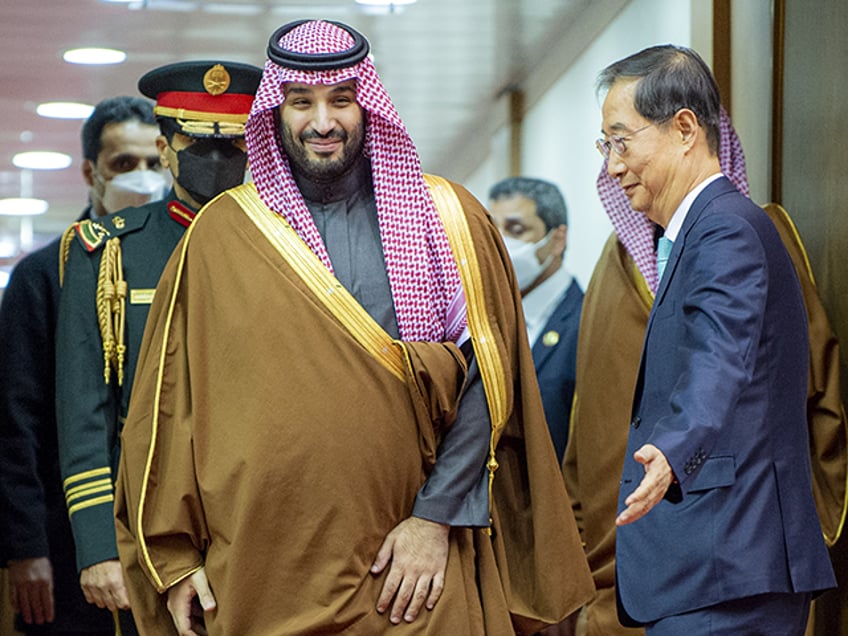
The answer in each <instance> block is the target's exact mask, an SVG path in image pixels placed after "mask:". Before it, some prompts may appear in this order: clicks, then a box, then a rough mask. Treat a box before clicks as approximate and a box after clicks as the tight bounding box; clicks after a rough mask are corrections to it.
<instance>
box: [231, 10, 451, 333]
mask: <svg viewBox="0 0 848 636" xmlns="http://www.w3.org/2000/svg"><path fill="white" fill-rule="evenodd" d="M279 44H280V45H281V46H282V47H283V48H284V49H286V50H289V51H294V52H298V53H310V54H312V53H315V54H318V53H334V52H341V51H345V50H347V49H349V48H350V47H351V46H352V44H353V37H352V36H351V35H350V33H348V32H347V31H345V30H344V29H342V28H340V27H339V26H337V25H335V24H332V23H329V22H324V21H311V22H306V23H304V24H302V25H300V26H297V27H295V28H294V29H292V30H290V31H289V32H288V33H285V34H284V35H283V36H282V38H281V39H280V42H279ZM351 79H355V80H356V82H357V85H356V101H357V103H358V104H359V105H360V106H361V107H362V108H363V110H364V111H365V113H366V134H365V151H364V152H365V154H366V155H367V156H368V157H369V158H370V161H371V170H372V176H373V182H374V198H375V200H376V204H377V220H378V223H379V227H380V237H381V241H382V246H383V254H384V258H385V262H386V271H387V274H388V279H389V286H390V288H391V292H392V299H393V301H394V307H395V313H396V315H397V321H398V328H399V329H400V334H401V338H402V339H403V340H427V341H442V340H445V339H448V340H454V341H455V340H456V339H457V338H458V337H459V335H460V333H461V332H462V331H463V329H464V327H465V321H464V319H463V320H459V321H456V320H451V321H450V324H449V320H448V311H449V307H450V308H451V313H452V314H456V310H457V307H458V306H459V307H461V308H462V310H463V311H462V312H461V313H462V314H463V315H464V296H463V294H462V287H461V284H460V279H459V273H458V271H457V269H456V264H455V262H454V260H453V255H452V253H451V249H450V245H449V244H448V239H447V235H446V234H445V230H444V227H443V226H442V224H441V221H440V220H439V216H438V213H437V211H436V208H435V205H434V204H433V200H432V198H431V197H430V194H429V191H428V190H427V186H426V184H425V182H424V177H423V175H422V172H421V163H420V160H419V158H418V152H417V150H416V148H415V144H414V143H413V141H412V138H411V137H410V136H409V133H408V132H407V130H406V127H405V126H404V125H403V122H402V121H401V119H400V117H399V116H398V114H397V111H396V110H395V107H394V105H393V104H392V101H391V99H390V98H389V96H388V94H387V93H386V90H385V88H384V87H383V85H382V83H381V82H380V79H379V77H378V76H377V71H376V70H375V68H374V64H373V63H372V62H371V60H370V59H369V58H367V57H366V58H365V59H363V60H362V61H361V62H359V63H357V64H355V65H354V66H350V67H347V68H339V69H331V70H321V71H302V70H294V69H290V68H284V67H282V66H279V65H277V64H275V63H274V62H272V61H271V60H270V59H269V60H267V61H266V63H265V70H264V73H263V75H262V81H261V83H260V85H259V89H258V91H257V93H256V99H255V101H254V102H253V108H252V110H251V113H250V117H249V119H248V121H247V125H246V128H245V138H246V139H247V150H248V156H249V158H250V170H251V174H252V175H253V180H254V183H255V184H256V188H257V190H258V192H259V195H260V197H261V198H262V200H263V201H264V202H265V204H266V205H267V206H268V207H269V208H271V209H272V210H275V211H276V212H278V213H279V214H281V215H283V217H284V218H285V219H286V220H287V221H288V222H289V224H291V226H292V227H293V228H294V230H295V231H296V232H297V233H298V235H299V236H300V237H301V239H303V241H304V242H305V243H306V244H307V245H308V246H309V247H310V248H311V249H312V251H313V252H314V253H315V254H316V255H317V256H318V258H320V259H321V261H322V262H323V263H324V265H325V266H326V267H327V269H329V270H330V271H331V272H332V271H333V266H332V263H331V262H330V257H329V255H328V253H327V249H326V247H325V246H324V243H323V241H322V240H321V236H320V234H319V233H318V229H317V227H316V226H315V223H314V221H313V220H312V215H311V214H310V213H309V210H308V209H307V207H306V204H305V202H304V200H303V196H302V195H301V193H300V190H299V189H298V187H297V184H296V183H295V181H294V178H293V177H292V173H291V168H290V166H289V162H288V157H286V155H285V153H284V152H283V151H282V150H281V146H280V142H279V133H278V131H277V125H276V116H275V111H276V109H277V108H278V107H279V106H280V104H282V103H283V101H284V100H285V96H284V94H283V85H284V84H286V83H288V82H298V83H302V84H313V85H314V84H327V85H329V84H338V83H340V82H345V81H348V80H351Z"/></svg>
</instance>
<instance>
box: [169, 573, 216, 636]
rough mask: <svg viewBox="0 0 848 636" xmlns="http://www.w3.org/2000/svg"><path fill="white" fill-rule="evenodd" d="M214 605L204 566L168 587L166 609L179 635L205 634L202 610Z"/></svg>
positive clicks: (213, 607) (210, 608)
mask: <svg viewBox="0 0 848 636" xmlns="http://www.w3.org/2000/svg"><path fill="white" fill-rule="evenodd" d="M195 598H196V599H197V602H195ZM198 603H199V605H198ZM215 607H216V604H215V597H214V596H213V595H212V590H211V589H210V588H209V580H208V579H207V578H206V568H200V569H199V570H198V571H197V572H195V573H194V574H192V575H191V576H189V577H188V578H185V579H183V580H182V581H180V582H179V583H177V584H176V585H174V586H173V587H169V588H168V611H169V612H170V613H171V618H172V619H173V621H174V626H175V627H176V628H177V633H178V634H179V635H180V636H206V621H205V620H204V612H208V611H210V610H213V609H215Z"/></svg>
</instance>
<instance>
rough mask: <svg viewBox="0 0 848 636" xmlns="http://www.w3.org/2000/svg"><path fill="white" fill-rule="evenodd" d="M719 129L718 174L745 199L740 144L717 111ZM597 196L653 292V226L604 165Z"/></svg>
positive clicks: (724, 115) (745, 180) (724, 114)
mask: <svg viewBox="0 0 848 636" xmlns="http://www.w3.org/2000/svg"><path fill="white" fill-rule="evenodd" d="M719 130H720V133H721V144H720V148H719V162H720V164H721V171H722V173H723V174H724V175H725V176H726V177H727V178H728V179H730V180H731V181H732V182H733V184H734V185H735V186H736V187H737V188H738V190H739V191H740V192H741V193H742V194H744V195H745V196H746V197H747V196H750V191H749V189H748V177H747V174H746V172H745V154H744V153H743V152H742V144H741V142H740V141H739V137H738V136H737V135H736V131H735V130H734V129H733V125H732V124H731V123H730V117H729V116H728V114H727V112H726V111H725V110H724V107H723V106H722V108H721V117H720V119H719ZM597 186H598V196H600V198H601V203H603V204H604V209H605V210H606V212H607V216H609V218H610V221H612V226H613V228H614V229H615V233H616V234H617V235H618V240H619V241H621V243H622V245H624V248H625V249H626V250H627V251H628V253H629V254H630V256H631V257H633V260H634V262H635V263H636V266H637V267H638V268H639V271H640V272H642V276H644V277H645V282H647V283H648V287H650V288H651V291H652V292H654V293H656V292H657V286H658V285H659V280H658V279H657V254H656V252H655V251H654V223H653V221H651V220H650V219H648V217H647V216H645V215H644V214H642V213H641V212H636V211H635V210H633V208H631V207H630V201H629V200H628V198H627V195H626V194H624V190H623V189H622V188H621V184H619V182H618V181H616V180H615V179H613V178H612V177H611V176H610V175H609V173H608V172H607V162H606V161H604V163H603V165H602V166H601V173H600V174H599V175H598V180H597Z"/></svg>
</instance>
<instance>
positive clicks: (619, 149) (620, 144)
mask: <svg viewBox="0 0 848 636" xmlns="http://www.w3.org/2000/svg"><path fill="white" fill-rule="evenodd" d="M653 125H654V124H653V123H651V124H648V125H647V126H642V127H641V128H639V129H638V130H634V131H633V132H632V133H629V134H627V135H624V136H623V137H622V136H621V135H612V136H611V137H610V138H609V139H603V138H600V139H597V140H596V141H595V147H596V148H597V149H598V152H600V153H601V155H602V156H603V158H604V159H609V156H610V150H615V154H617V155H619V156H621V155H623V154H624V153H625V152H627V144H625V143H624V142H625V141H628V140H629V139H630V138H631V137H632V136H633V135H635V134H636V133H640V132H642V131H643V130H647V129H648V128H650V127H651V126H653Z"/></svg>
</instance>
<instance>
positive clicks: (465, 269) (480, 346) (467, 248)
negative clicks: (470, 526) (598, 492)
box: [424, 174, 509, 510]
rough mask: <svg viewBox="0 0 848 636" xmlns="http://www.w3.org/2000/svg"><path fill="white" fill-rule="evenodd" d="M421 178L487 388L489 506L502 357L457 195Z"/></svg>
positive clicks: (502, 416)
mask: <svg viewBox="0 0 848 636" xmlns="http://www.w3.org/2000/svg"><path fill="white" fill-rule="evenodd" d="M424 181H426V183H427V187H428V188H429V189H430V195H431V196H432V197H433V202H434V203H435V204H436V209H437V210H438V212H439V217H440V218H441V220H442V224H443V225H444V227H445V232H446V233H447V236H448V242H449V243H450V245H451V249H452V251H453V255H454V259H455V260H456V266H457V269H458V270H459V277H460V279H461V280H462V287H463V288H464V289H465V304H466V314H467V320H468V329H469V331H470V332H471V340H472V342H473V343H474V353H475V355H476V356H477V364H478V366H479V368H480V377H481V378H482V380H483V388H484V389H485V392H486V403H487V404H488V406H489V416H490V418H491V420H492V433H491V437H490V439H489V461H488V463H487V464H486V466H487V468H488V469H489V507H490V510H491V505H492V484H493V482H494V479H495V471H496V470H497V469H498V461H497V458H496V457H495V448H496V447H497V444H498V440H499V439H500V436H501V432H502V431H503V428H504V426H506V420H507V418H508V417H509V413H507V412H506V400H505V396H506V378H505V377H504V371H503V368H504V367H503V361H502V360H501V357H500V353H499V351H498V347H497V343H496V341H495V338H494V333H493V332H492V326H491V325H490V324H489V320H488V313H487V311H486V305H485V294H484V292H483V277H482V275H481V274H480V263H479V262H478V261H477V252H475V251H474V242H473V241H472V239H471V232H470V231H469V229H468V221H467V219H466V218H465V212H464V211H463V209H462V204H461V203H460V202H459V198H458V197H457V196H456V192H455V191H454V189H453V187H452V186H451V184H450V183H449V182H448V181H447V180H446V179H443V178H442V177H437V176H434V175H429V174H425V175H424Z"/></svg>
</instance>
